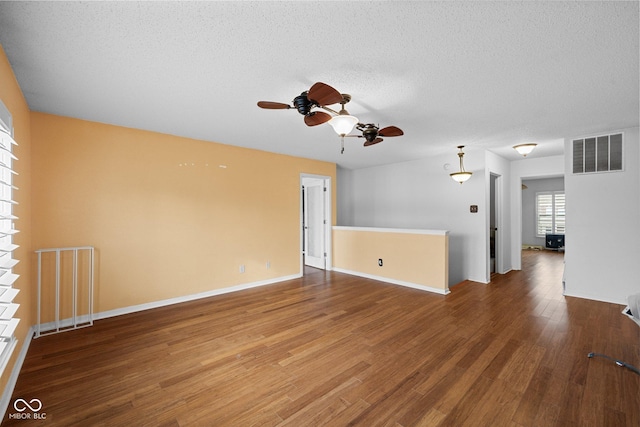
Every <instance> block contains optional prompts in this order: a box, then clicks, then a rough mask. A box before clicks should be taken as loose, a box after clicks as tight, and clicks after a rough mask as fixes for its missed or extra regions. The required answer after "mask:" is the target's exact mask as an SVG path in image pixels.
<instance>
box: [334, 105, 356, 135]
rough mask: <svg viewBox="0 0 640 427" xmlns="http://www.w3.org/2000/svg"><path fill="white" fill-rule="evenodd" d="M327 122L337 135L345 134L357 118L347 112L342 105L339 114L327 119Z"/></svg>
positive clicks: (351, 128) (349, 130)
mask: <svg viewBox="0 0 640 427" xmlns="http://www.w3.org/2000/svg"><path fill="white" fill-rule="evenodd" d="M329 124H330V125H331V127H333V130H335V131H336V133H337V134H338V135H340V136H345V135H346V134H348V133H350V132H351V131H352V130H353V127H354V126H355V125H357V124H358V118H357V117H354V116H352V115H350V114H349V112H348V111H347V110H345V109H344V105H343V106H342V110H340V114H339V115H337V116H334V117H332V118H331V120H329Z"/></svg>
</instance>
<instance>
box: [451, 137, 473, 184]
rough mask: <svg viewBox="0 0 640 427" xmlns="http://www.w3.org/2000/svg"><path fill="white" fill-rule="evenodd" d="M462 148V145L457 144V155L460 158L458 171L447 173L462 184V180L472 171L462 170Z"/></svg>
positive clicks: (468, 176)
mask: <svg viewBox="0 0 640 427" xmlns="http://www.w3.org/2000/svg"><path fill="white" fill-rule="evenodd" d="M463 148H464V145H458V150H460V151H459V152H458V157H459V158H460V172H454V173H450V174H449V176H450V177H451V178H453V180H454V181H456V182H459V183H460V184H462V183H463V182H465V181H466V180H468V179H469V178H471V174H472V172H467V171H465V170H464V165H463V164H462V157H463V156H464V153H463V152H462V149H463Z"/></svg>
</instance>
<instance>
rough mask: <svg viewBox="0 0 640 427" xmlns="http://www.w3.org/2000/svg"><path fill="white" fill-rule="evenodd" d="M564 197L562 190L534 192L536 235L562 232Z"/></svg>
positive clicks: (563, 228) (563, 224) (563, 226)
mask: <svg viewBox="0 0 640 427" xmlns="http://www.w3.org/2000/svg"><path fill="white" fill-rule="evenodd" d="M564 231H565V197H564V191H545V192H540V193H536V235H537V236H538V237H544V236H545V235H546V234H564Z"/></svg>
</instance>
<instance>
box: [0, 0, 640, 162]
mask: <svg viewBox="0 0 640 427" xmlns="http://www.w3.org/2000/svg"><path fill="white" fill-rule="evenodd" d="M638 14H639V12H638V2H637V1H629V2H621V1H615V2H613V1H604V2H597V1H589V2H574V1H571V2H531V1H530V2H515V1H512V2H496V3H494V2H480V1H477V2H476V1H473V2H462V1H450V2H344V1H343V2H324V1H315V2H263V1H261V2H245V1H236V2H1V3H0V43H1V44H2V46H3V47H4V49H5V52H6V53H7V56H8V58H9V61H10V62H11V65H12V67H13V69H14V71H15V73H16V76H17V78H18V81H19V84H20V86H21V88H22V90H23V92H24V95H25V97H26V99H27V102H28V103H29V106H30V108H31V109H32V110H34V111H41V112H47V113H52V114H58V115H63V116H70V117H76V118H81V119H86V120H93V121H98V122H104V123H111V124H116V125H121V126H126V127H132V128H140V129H148V130H153V131H157V132H163V133H168V134H174V135H181V136H186V137H191V138H197V139H203V140H207V141H215V142H220V143H223V144H231V145H238V146H243V147H250V148H256V149H260V150H266V151H272V152H278V153H286V154H290V155H294V156H300V157H307V158H313V159H320V160H326V161H330V162H335V163H337V164H339V165H340V166H343V167H346V168H361V167H367V166H372V165H379V164H384V163H393V162H400V161H406V160H410V159H414V158H420V157H426V156H430V155H436V154H441V153H446V152H450V153H451V157H452V160H453V162H455V160H456V154H455V153H456V151H457V150H456V148H455V147H456V146H457V145H466V146H467V148H465V152H466V153H467V155H468V156H471V155H473V154H472V153H474V152H477V153H478V154H479V153H480V152H481V150H484V149H489V150H491V151H493V152H495V153H497V154H499V155H501V156H503V157H505V158H508V159H518V158H520V157H519V155H518V154H517V153H515V151H514V150H513V149H512V148H511V147H512V146H513V145H515V144H518V143H522V142H537V143H538V144H539V147H538V149H537V150H536V151H534V153H532V154H531V155H530V157H542V156H549V155H557V154H561V153H562V152H563V142H562V139H563V138H564V137H574V136H581V135H589V134H594V133H599V132H606V131H610V130H616V129H621V128H625V127H631V126H638V125H639V116H640V107H639V98H640V97H639V72H638V68H639V54H638V51H639V25H638ZM317 81H321V82H324V83H327V84H329V85H331V86H333V87H334V88H336V89H338V90H339V91H340V92H342V93H349V94H351V95H352V96H353V100H352V101H351V102H350V103H349V104H348V105H347V109H348V110H349V112H350V113H351V114H353V115H355V116H357V117H358V118H359V119H360V121H362V122H373V123H378V124H379V125H380V127H385V126H388V125H395V126H398V127H400V128H402V129H403V130H404V132H405V135H404V136H402V137H396V138H387V139H385V141H384V142H382V143H381V144H377V145H375V146H372V147H363V146H362V142H363V140H362V139H356V138H349V139H347V140H346V150H345V153H344V154H342V155H341V154H340V140H339V137H338V136H337V135H336V134H335V133H334V132H333V129H332V128H331V127H330V126H329V125H328V124H325V125H321V126H317V127H313V128H308V127H307V126H305V125H304V122H303V117H302V116H301V115H299V114H298V113H297V112H296V111H295V110H263V109H260V108H258V107H257V106H256V102H257V101H259V100H268V101H277V102H285V103H288V102H291V100H292V99H293V98H294V97H295V96H297V95H299V94H300V92H302V91H304V90H307V89H308V88H309V87H310V86H311V85H312V84H313V83H314V82H317ZM336 107H339V106H336ZM336 109H337V108H336Z"/></svg>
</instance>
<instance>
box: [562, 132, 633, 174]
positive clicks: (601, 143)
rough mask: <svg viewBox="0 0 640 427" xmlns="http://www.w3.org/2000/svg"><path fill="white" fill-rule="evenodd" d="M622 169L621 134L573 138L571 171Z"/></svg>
mask: <svg viewBox="0 0 640 427" xmlns="http://www.w3.org/2000/svg"><path fill="white" fill-rule="evenodd" d="M621 170H622V134H621V133H616V134H613V135H603V136H594V137H589V138H584V139H574V140H573V173H574V174H579V173H597V172H611V171H621Z"/></svg>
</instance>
